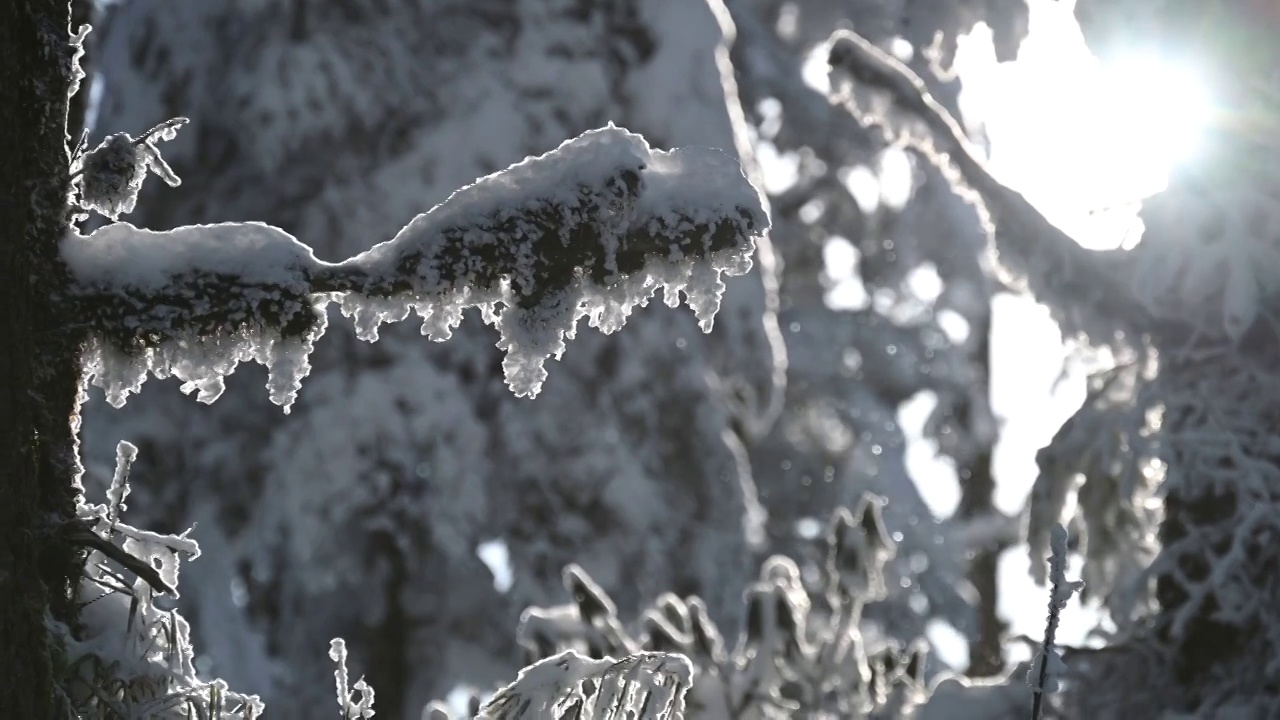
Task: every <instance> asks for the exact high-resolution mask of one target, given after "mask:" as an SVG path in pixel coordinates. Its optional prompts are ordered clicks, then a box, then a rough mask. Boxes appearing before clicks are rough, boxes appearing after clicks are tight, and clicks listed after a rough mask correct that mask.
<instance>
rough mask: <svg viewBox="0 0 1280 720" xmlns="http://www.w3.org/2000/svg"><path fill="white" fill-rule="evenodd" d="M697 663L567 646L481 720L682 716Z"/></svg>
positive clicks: (501, 693)
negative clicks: (593, 654)
mask: <svg viewBox="0 0 1280 720" xmlns="http://www.w3.org/2000/svg"><path fill="white" fill-rule="evenodd" d="M692 684H693V667H692V666H691V665H690V664H689V660H688V658H686V657H685V656H683V655H680V654H676V653H660V652H642V653H637V654H634V655H629V656H627V657H625V658H623V659H621V660H615V659H614V658H611V657H605V658H601V659H599V660H593V659H591V658H588V657H584V656H583V655H579V654H578V653H576V652H574V651H573V650H566V651H564V652H562V653H559V654H557V655H553V656H551V657H548V658H545V659H543V660H539V661H538V662H536V663H534V664H532V665H530V666H528V667H526V668H524V669H523V670H521V671H520V674H519V675H518V676H517V677H516V680H515V682H513V683H511V684H510V685H507V686H506V687H504V688H502V689H500V690H498V692H496V693H495V694H494V696H493V697H492V698H490V700H489V701H488V702H487V703H485V704H484V705H483V706H482V707H481V708H480V714H479V715H477V716H476V718H477V720H542V719H543V718H550V719H553V720H560V719H562V718H563V719H564V720H624V719H628V720H630V719H634V720H680V719H681V718H683V717H684V708H685V695H686V693H688V691H689V688H690V687H691V686H692Z"/></svg>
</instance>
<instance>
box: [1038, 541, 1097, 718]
mask: <svg viewBox="0 0 1280 720" xmlns="http://www.w3.org/2000/svg"><path fill="white" fill-rule="evenodd" d="M1049 543H1050V550H1051V553H1050V555H1049V585H1050V588H1049V616H1048V618H1047V619H1046V621H1045V628H1044V643H1043V645H1042V646H1041V648H1040V652H1039V654H1038V655H1036V658H1035V662H1033V663H1032V664H1031V669H1030V670H1028V671H1027V684H1028V685H1030V686H1031V689H1032V692H1033V693H1034V695H1035V697H1034V699H1033V700H1032V703H1033V704H1032V709H1031V720H1039V719H1040V713H1041V708H1042V707H1043V703H1044V694H1045V693H1051V692H1055V691H1057V689H1058V680H1057V678H1059V677H1061V676H1062V675H1063V674H1064V673H1065V669H1066V666H1065V665H1064V664H1063V661H1062V655H1060V654H1059V653H1058V649H1057V648H1056V647H1055V646H1054V638H1055V636H1056V635H1057V633H1058V620H1059V618H1060V617H1061V615H1062V611H1063V610H1064V609H1066V607H1067V602H1069V601H1070V600H1071V596H1072V595H1073V594H1075V593H1076V592H1078V591H1079V590H1080V589H1081V588H1083V587H1084V583H1082V582H1080V581H1078V580H1077V581H1068V580H1067V529H1066V528H1065V527H1063V526H1062V525H1054V526H1053V530H1052V531H1051V533H1050V538H1049Z"/></svg>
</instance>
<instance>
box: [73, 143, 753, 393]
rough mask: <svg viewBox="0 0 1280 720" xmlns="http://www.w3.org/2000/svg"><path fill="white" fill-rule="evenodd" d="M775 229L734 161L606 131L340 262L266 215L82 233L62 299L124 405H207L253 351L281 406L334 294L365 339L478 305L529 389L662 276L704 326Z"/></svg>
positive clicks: (459, 198)
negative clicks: (156, 381) (151, 401)
mask: <svg viewBox="0 0 1280 720" xmlns="http://www.w3.org/2000/svg"><path fill="white" fill-rule="evenodd" d="M134 192H136V188H135V189H134ZM768 224H769V221H768V217H767V216H766V214H765V212H764V209H763V207H762V204H761V201H760V196H759V193H758V192H757V191H756V189H755V188H754V187H752V186H751V184H750V183H749V182H748V181H747V179H746V177H745V176H744V175H743V173H742V170H741V168H740V167H739V165H738V163H737V161H736V160H735V159H734V158H732V157H731V156H729V155H727V154H724V153H722V152H720V151H717V150H710V149H693V148H684V149H677V150H673V151H669V152H664V151H657V150H653V149H651V148H650V147H649V145H648V143H647V142H646V141H645V140H644V138H643V137H641V136H639V135H636V134H634V133H630V132H628V131H626V130H624V129H621V128H618V127H615V126H613V125H609V126H607V127H605V128H601V129H598V130H593V131H589V132H587V133H584V134H583V135H581V136H579V137H577V138H575V139H572V140H569V141H566V142H565V143H564V144H563V145H561V146H560V147H559V148H557V149H556V150H553V151H551V152H549V153H547V154H544V155H541V156H538V157H532V158H528V159H526V160H524V161H523V162H520V163H517V164H516V165H513V166H511V167H509V168H507V169H506V170H503V171H501V172H498V173H495V174H493V175H489V176H487V177H484V178H481V179H479V180H477V181H476V182H475V183H473V184H471V185H468V186H466V187H464V188H462V189H460V190H457V191H456V192H454V193H453V195H451V196H450V197H449V198H448V199H447V200H445V201H444V202H443V203H441V204H439V205H437V206H436V207H434V208H432V209H431V210H430V211H428V212H426V213H424V214H422V215H419V216H418V217H416V218H414V219H413V220H412V221H411V222H410V223H409V224H408V225H407V226H405V227H404V228H403V229H402V230H401V231H400V232H399V233H398V234H397V235H396V236H395V237H394V238H392V239H391V240H389V241H386V242H383V243H380V244H378V245H375V246H374V247H373V248H371V249H370V250H368V251H366V252H364V253H361V254H360V255H357V256H356V257H353V258H351V259H349V260H346V261H344V262H340V263H327V262H323V261H320V260H318V259H317V258H316V257H315V255H314V253H312V251H311V249H310V247H308V246H307V245H306V244H304V243H303V242H301V241H299V240H298V239H296V238H294V237H293V236H291V235H289V234H288V233H286V232H284V231H283V230H280V229H278V228H275V227H271V226H268V225H263V224H260V223H224V224H219V225H206V226H192V227H182V228H177V229H175V230H170V231H165V232H153V231H149V230H143V229H140V228H136V227H134V226H132V225H130V224H128V223H116V224H113V225H108V226H106V227H104V228H101V229H99V230H97V231H95V232H93V233H92V234H91V235H89V236H87V237H85V236H81V235H79V234H75V233H73V234H71V235H70V236H68V237H67V238H66V240H65V241H64V243H63V247H62V255H63V258H64V259H65V260H66V262H67V264H68V266H69V267H70V269H71V271H72V272H73V274H74V276H75V280H76V285H75V287H74V290H73V294H72V296H71V297H70V298H68V300H69V302H70V303H71V304H72V305H73V312H74V316H75V317H76V318H77V319H78V320H79V321H80V322H81V323H83V324H84V325H86V326H87V327H88V329H89V330H90V332H91V335H92V341H91V342H90V346H89V348H88V351H87V355H86V358H85V363H86V369H87V372H88V374H89V376H90V378H91V380H92V382H93V383H94V384H96V385H99V386H101V387H103V388H105V389H106V390H107V397H108V400H109V401H110V402H112V403H113V404H115V405H117V406H118V405H121V404H123V403H124V401H125V399H126V398H127V396H128V395H129V394H130V393H132V392H137V391H138V389H139V388H140V386H141V384H142V382H143V381H144V380H145V379H146V375H147V373H148V372H150V373H151V374H153V375H155V376H157V377H167V376H170V375H172V376H176V377H178V378H179V379H181V380H183V381H184V383H185V384H184V386H183V387H184V390H186V391H188V392H189V391H191V390H199V397H200V399H201V400H202V401H205V402H212V401H213V400H215V399H217V397H218V396H219V395H220V394H221V392H222V387H223V378H224V376H226V375H228V374H230V373H231V372H233V371H234V370H235V368H236V366H237V365H238V363H239V362H241V361H243V360H250V359H252V360H256V361H258V362H260V363H262V364H264V365H266V366H267V367H268V369H269V370H270V373H271V379H270V380H269V382H268V388H269V390H270V393H271V398H272V400H273V401H275V402H276V403H277V404H280V405H282V406H284V407H285V408H286V411H287V409H288V407H289V406H290V404H291V403H292V402H293V400H294V398H295V397H296V395H297V391H298V388H299V386H300V383H301V379H302V378H303V377H305V376H306V375H307V374H308V372H309V370H310V365H309V362H308V360H307V356H308V355H309V353H310V351H311V349H312V348H313V347H314V343H315V341H316V340H317V339H318V338H319V336H320V335H321V334H323V332H324V329H325V325H326V320H325V313H324V309H325V307H326V306H327V304H328V303H329V302H331V301H336V302H338V303H339V305H340V307H341V309H342V312H343V314H344V315H346V316H348V317H351V318H353V320H354V322H355V325H356V332H357V334H358V335H359V336H360V337H361V338H363V339H366V340H370V341H372V340H376V339H377V337H378V332H377V331H378V326H379V325H380V324H381V323H383V322H388V321H396V320H402V319H404V318H405V317H407V316H408V313H409V311H410V310H413V311H415V312H416V313H417V314H418V315H419V316H420V317H421V318H422V332H423V334H424V335H427V336H429V337H431V338H432V339H433V340H438V341H442V340H447V339H448V338H449V337H450V335H451V333H452V330H453V329H454V328H455V327H457V326H458V324H459V323H460V322H461V320H462V312H463V310H465V309H466V308H468V307H478V308H480V310H481V313H482V315H483V317H484V319H485V320H486V322H489V323H490V324H493V325H495V326H496V327H497V328H498V330H499V333H500V340H499V342H498V345H499V347H501V348H503V349H504V350H505V351H506V353H507V357H506V360H505V362H504V363H503V367H504V369H505V371H506V379H507V383H508V385H509V386H510V387H511V389H512V390H513V391H514V392H516V394H517V395H521V396H533V395H535V394H537V392H538V391H539V389H540V388H541V385H542V381H543V380H544V379H545V378H546V370H545V369H544V368H543V364H544V362H545V361H546V359H547V358H548V357H557V358H558V357H559V355H560V353H562V352H563V351H564V347H565V340H566V339H570V338H572V337H573V336H574V333H575V331H576V326H577V322H578V320H580V319H582V318H584V317H585V318H587V320H588V324H590V325H591V326H592V327H596V328H598V329H599V330H601V331H602V332H605V333H611V332H614V331H615V330H618V329H619V328H621V327H622V326H623V324H625V322H626V319H627V317H628V316H629V315H630V313H631V311H632V309H633V308H634V307H635V306H636V305H640V306H644V305H646V304H647V302H648V300H649V298H651V297H652V296H653V294H654V293H655V292H656V291H657V289H658V288H662V289H663V290H664V295H665V299H666V302H667V304H668V305H670V306H672V307H674V306H676V305H677V304H678V303H679V300H680V297H681V294H683V297H684V299H685V301H686V303H687V304H688V305H689V306H690V307H691V308H692V309H693V311H694V313H695V314H696V315H697V317H698V319H699V322H700V325H701V327H702V329H703V330H704V331H710V329H711V325H712V321H713V319H714V317H715V314H716V312H717V310H718V309H719V305H720V298H721V295H722V293H723V291H724V283H723V281H722V279H721V276H722V274H729V275H741V274H743V273H746V272H747V271H748V270H750V268H751V258H752V253H753V252H754V249H755V240H756V238H758V237H760V236H761V234H762V233H764V232H765V231H766V230H767V228H768Z"/></svg>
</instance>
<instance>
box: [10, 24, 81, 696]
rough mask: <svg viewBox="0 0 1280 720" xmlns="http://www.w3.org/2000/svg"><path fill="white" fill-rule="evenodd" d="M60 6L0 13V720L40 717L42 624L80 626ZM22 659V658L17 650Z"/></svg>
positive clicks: (44, 671) (66, 78)
mask: <svg viewBox="0 0 1280 720" xmlns="http://www.w3.org/2000/svg"><path fill="white" fill-rule="evenodd" d="M70 21H71V10H70V5H69V3H68V2H67V0H10V1H9V2H5V3H0V130H3V132H4V136H5V138H6V139H5V146H4V151H3V152H0V468H2V469H0V497H3V499H4V502H2V503H0V597H3V598H4V603H3V604H0V646H3V647H5V648H9V649H10V650H9V651H7V652H4V653H0V677H4V679H5V680H4V682H3V683H0V717H14V718H18V717H22V718H46V717H51V716H52V715H53V713H54V710H55V707H56V706H55V704H54V697H55V693H56V686H55V677H54V668H53V663H52V661H51V657H50V647H49V637H48V633H47V630H46V625H45V623H46V618H48V617H52V618H53V619H54V620H59V621H63V622H67V623H69V624H74V617H75V608H74V603H73V597H72V588H73V581H74V580H75V578H77V577H78V575H79V571H80V565H81V564H82V562H83V556H82V554H81V552H80V551H79V550H76V549H75V548H74V547H73V546H72V545H71V544H70V543H68V542H66V541H65V539H62V538H61V537H60V536H59V535H58V534H55V533H53V532H50V530H51V528H52V527H54V526H55V525H57V524H59V523H60V522H61V521H65V520H67V519H70V518H71V517H73V516H74V513H75V498H76V486H75V482H76V480H77V477H78V469H79V460H78V458H77V457H76V448H75V431H74V427H73V422H74V413H75V412H76V402H77V398H78V392H79V388H78V382H77V381H78V377H79V375H78V367H77V358H76V344H77V338H76V337H74V333H72V332H70V331H67V330H66V329H65V327H64V326H63V324H62V323H61V322H60V318H59V317H58V313H57V311H56V310H55V309H54V308H53V304H52V303H51V302H50V301H49V300H50V295H51V294H58V293H61V292H63V291H64V290H65V288H66V287H67V284H68V276H67V273H66V271H65V268H64V267H63V266H62V264H61V262H60V260H59V259H58V242H59V240H60V238H61V236H62V234H63V232H64V231H65V229H66V227H67V223H68V221H69V215H68V211H67V203H66V198H67V190H68V185H69V180H68V178H69V161H68V158H67V148H66V142H65V133H66V130H67V111H68V97H67V96H68V89H69V88H70V85H71V82H72V72H73V66H74V63H73V61H72V54H73V48H72V46H71V42H70V33H69V26H70ZM14 649H20V650H14Z"/></svg>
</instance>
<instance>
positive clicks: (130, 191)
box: [71, 28, 187, 220]
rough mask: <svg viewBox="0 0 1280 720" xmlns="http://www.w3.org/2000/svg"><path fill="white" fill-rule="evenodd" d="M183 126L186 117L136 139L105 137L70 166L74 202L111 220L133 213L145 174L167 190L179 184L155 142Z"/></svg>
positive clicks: (124, 135)
mask: <svg viewBox="0 0 1280 720" xmlns="http://www.w3.org/2000/svg"><path fill="white" fill-rule="evenodd" d="M85 31H86V32H87V28H86V30H85ZM186 123H187V119H186V118H174V119H173V120H169V121H168V122H165V123H161V124H160V125H157V126H156V127H154V128H152V129H150V130H148V131H147V132H146V133H144V134H143V135H142V136H141V137H139V138H137V139H136V140H135V139H134V138H132V137H130V136H129V134H128V133H116V134H115V135H108V136H107V137H106V138H104V139H103V140H102V143H101V144H99V145H98V147H96V148H94V149H93V150H90V151H89V152H87V153H85V154H84V155H83V156H82V157H80V158H77V160H76V162H75V163H73V164H72V168H71V170H72V174H73V176H74V177H75V185H74V189H75V191H76V192H77V193H78V194H77V196H76V198H75V199H76V201H77V203H78V204H79V205H81V206H82V208H83V209H84V210H86V211H87V210H97V211H98V212H100V213H102V214H103V215H105V216H106V217H109V218H111V219H112V220H115V219H116V218H117V217H119V216H120V215H121V214H123V213H131V212H133V208H134V207H135V206H136V205H137V202H138V191H140V190H141V189H142V182H143V181H144V180H146V177H147V172H148V171H150V172H153V173H155V174H156V175H158V176H159V177H160V179H162V180H164V181H165V183H166V184H168V185H169V187H177V186H178V185H180V184H181V181H180V180H179V179H178V176H177V175H175V174H174V173H173V169H172V168H170V167H169V164H168V163H166V162H165V161H164V158H163V157H161V155H160V150H159V149H158V148H157V147H156V142H157V141H162V140H172V139H174V138H175V137H177V135H178V128H180V127H182V126H183V125H185V124H186Z"/></svg>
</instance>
